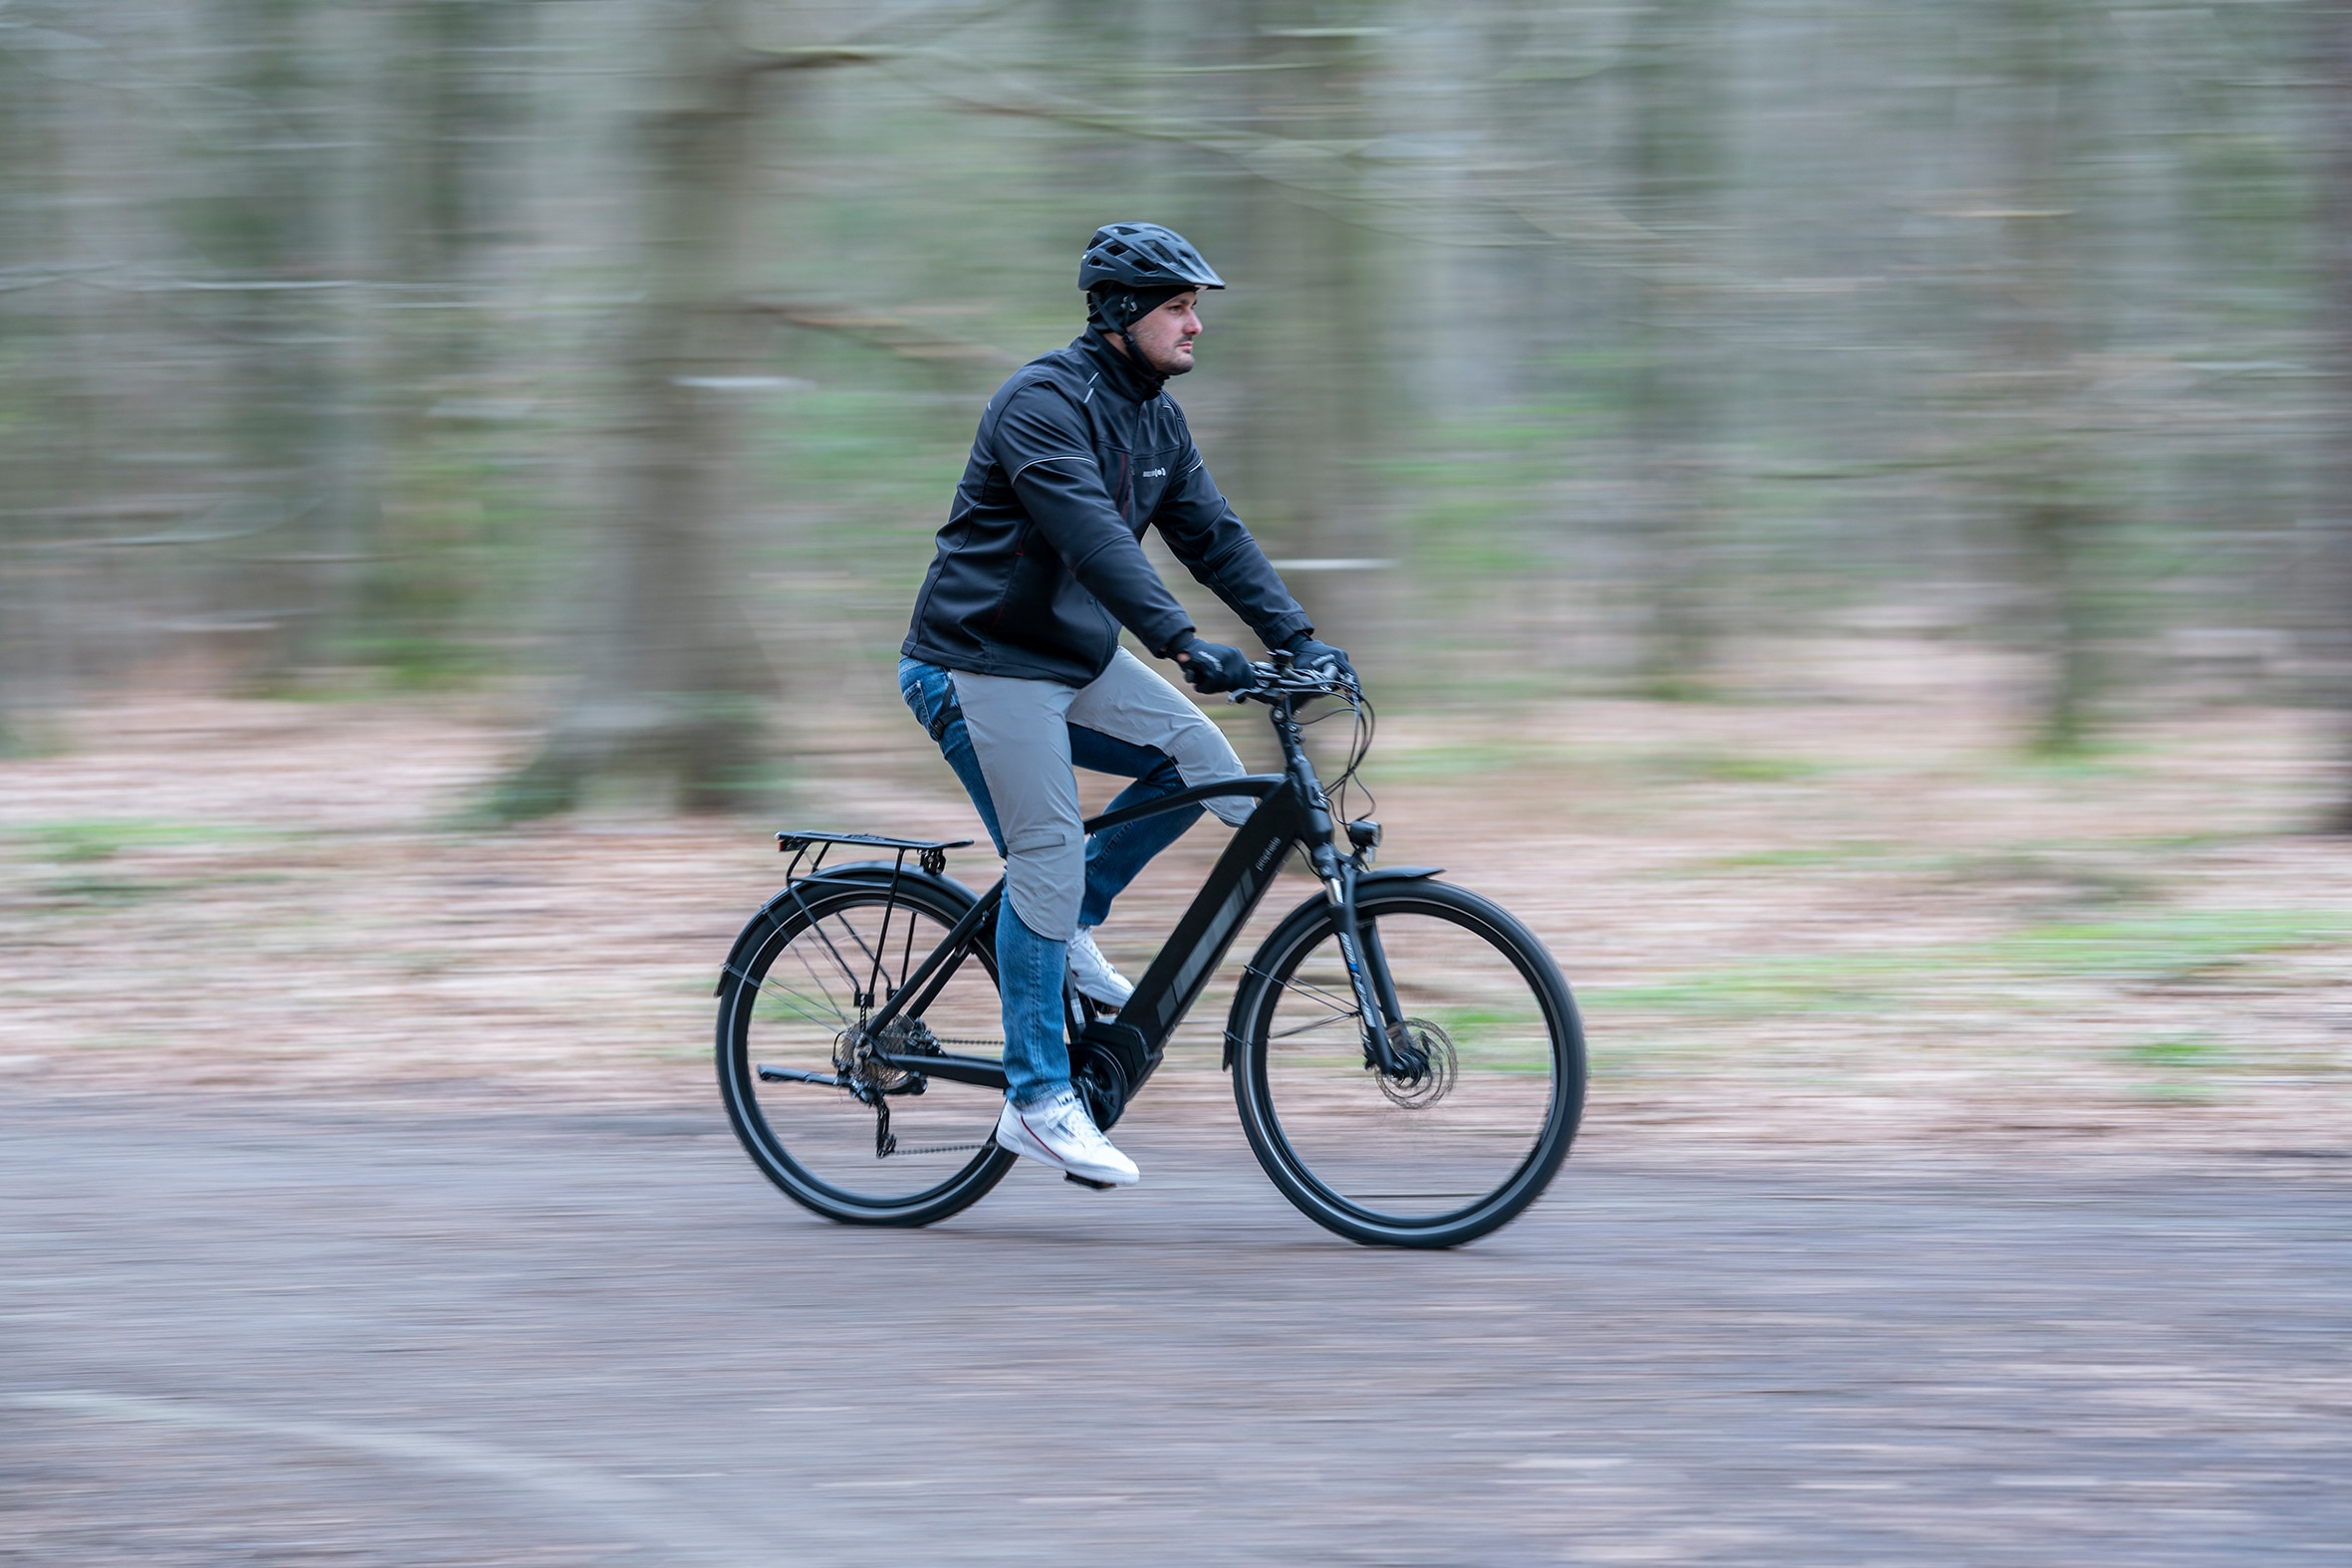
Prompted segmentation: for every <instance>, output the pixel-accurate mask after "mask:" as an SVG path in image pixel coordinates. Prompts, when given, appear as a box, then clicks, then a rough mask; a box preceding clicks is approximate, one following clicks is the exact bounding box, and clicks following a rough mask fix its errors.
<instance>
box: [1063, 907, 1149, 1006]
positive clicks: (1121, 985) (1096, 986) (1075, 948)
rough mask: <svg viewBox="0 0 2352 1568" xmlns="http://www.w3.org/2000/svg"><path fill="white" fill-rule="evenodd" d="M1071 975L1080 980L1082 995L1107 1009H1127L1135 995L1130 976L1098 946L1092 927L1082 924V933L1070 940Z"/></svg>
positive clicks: (1080, 931)
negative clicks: (1112, 966)
mask: <svg viewBox="0 0 2352 1568" xmlns="http://www.w3.org/2000/svg"><path fill="white" fill-rule="evenodd" d="M1069 978H1070V979H1071V980H1073V981H1075V982H1077V987H1078V995H1079V996H1081V997H1085V998H1088V999H1090V1000H1092V1001H1095V1002H1099V1003H1101V1004H1102V1005H1103V1006H1104V1007H1106V1008H1123V1007H1125V1006H1126V1005H1127V999H1128V998H1129V997H1132V996H1134V995H1135V988H1134V987H1133V986H1131V985H1129V984H1128V983H1127V977H1126V976H1124V975H1122V974H1120V973H1119V972H1118V971H1117V970H1115V969H1112V968H1111V967H1110V960H1108V959H1106V958H1104V957H1103V956H1102V950H1101V949H1100V948H1098V947H1096V946H1095V945H1094V928H1093V927H1091V926H1080V927H1078V934H1077V935H1076V936H1074V937H1071V938H1070V939H1069Z"/></svg>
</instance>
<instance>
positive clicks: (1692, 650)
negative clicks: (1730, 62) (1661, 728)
mask: <svg viewBox="0 0 2352 1568" xmlns="http://www.w3.org/2000/svg"><path fill="white" fill-rule="evenodd" d="M1725 9H1726V7H1725V3H1724V0H1662V3H1658V4H1653V5H1649V6H1646V7H1644V8H1643V9H1642V10H1641V11H1640V12H1638V13H1637V14H1636V17H1635V19H1634V23H1633V27H1634V34H1633V38H1632V40H1631V41H1630V44H1629V46H1628V50H1627V55H1628V58H1627V60H1626V63H1625V66H1624V68H1623V69H1624V74H1625V77H1626V80H1627V82H1628V84H1629V91H1630V94H1631V99H1632V102H1631V104H1630V106H1629V111H1630V124H1629V126H1628V130H1627V145H1626V154H1625V159H1626V161H1625V177H1626V182H1627V185H1628V189H1627V192H1626V202H1625V205H1626V210H1627V214H1628V216H1630V217H1632V218H1633V219H1634V220H1635V221H1636V222H1638V223H1640V224H1642V225H1643V226H1645V227H1646V228H1648V229H1650V230H1651V231H1653V232H1654V233H1656V234H1658V235H1660V236H1661V237H1662V238H1664V239H1665V240H1667V241H1669V242H1670V243H1672V244H1673V245H1674V246H1675V247H1676V248H1678V249H1688V248H1691V247H1694V246H1698V245H1702V244H1704V243H1705V238H1706V234H1707V230H1708V228H1709V226H1710V222H1711V219H1712V217H1713V208H1714V205H1715V197H1716V194H1717V190H1718V187H1719V186H1720V184H1721V182H1722V178H1723V147H1722V116H1723V101H1724V97H1725V92H1726V87H1727V84H1726V82H1725V80H1724V73H1723V70H1722V63H1721V59H1720V56H1721V40H1720V33H1721V29H1722V27H1723V14H1724V11H1725ZM1625 279H1626V286H1627V300H1626V318H1627V320H1626V323H1625V333H1626V352H1627V357H1628V360H1629V364H1628V370H1627V377H1626V387H1625V418H1626V426H1627V431H1628V434H1629V437H1630V439H1631V442H1632V446H1633V452H1634V459H1635V462H1636V464H1637V473H1636V493H1637V497H1638V499H1637V502H1636V506H1637V509H1638V517H1637V527H1638V528H1639V530H1640V549H1639V555H1640V560H1641V565H1640V568H1639V569H1640V573H1641V579H1642V581H1641V587H1642V597H1643V609H1644V620H1643V626H1642V636H1641V651H1640V675H1641V685H1642V688H1643V690H1644V691H1645V692H1647V693H1648V694H1649V695H1651V696H1656V697H1668V698H1679V697H1691V696H1697V695H1700V694H1702V693H1704V691H1705V690H1706V685H1707V670H1708V664H1709V660H1710V656H1711V653H1712V650H1713V646H1714V642H1715V637H1716V629H1715V624H1714V621H1715V615H1716V606H1715V603H1714V599H1715V595H1716V592H1717V584H1716V582H1715V580H1714V578H1715V571H1714V566H1713V560H1712V558H1713V556H1714V554H1715V543H1714V534H1715V532H1716V530H1715V520H1714V511H1715V506H1716V500H1715V496H1714V494H1713V492H1714V490H1715V486H1716V479H1715V475H1714V469H1715V453H1714V443H1715V442H1716V440H1717V439H1718V434H1719V433H1718V430H1717V426H1718V424H1719V423H1720V419H1721V406H1720V404H1721V398H1720V396H1719V393H1718V389H1717V386H1716V384H1715V383H1717V382H1718V381H1720V380H1721V379H1722V377H1723V376H1724V374H1725V366H1724V365H1723V363H1722V351H1723V344H1722V342H1721V341H1720V340H1719V339H1717V337H1716V336H1715V335H1714V334H1713V333H1711V331H1710V327H1709V323H1708V321H1707V319H1706V311H1705V308H1704V307H1705V301H1704V297H1703V296H1702V294H1701V292H1700V290H1699V289H1698V288H1697V287H1696V285H1695V284H1694V283H1692V282H1690V281H1689V280H1687V279H1685V280H1682V281H1679V282H1678V281H1677V280H1676V279H1674V278H1673V277H1671V276H1669V275H1665V274H1664V273H1663V270H1662V269H1658V268H1653V267H1652V266H1650V265H1647V264H1645V263H1643V262H1635V263H1634V264H1633V265H1632V267H1631V268H1630V269H1629V271H1628V272H1627V273H1626V274H1625Z"/></svg>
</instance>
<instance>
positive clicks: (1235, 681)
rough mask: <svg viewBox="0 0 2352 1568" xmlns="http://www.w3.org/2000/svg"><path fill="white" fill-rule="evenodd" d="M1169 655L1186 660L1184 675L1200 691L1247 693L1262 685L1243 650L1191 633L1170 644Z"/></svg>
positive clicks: (1193, 687) (1195, 689)
mask: <svg viewBox="0 0 2352 1568" xmlns="http://www.w3.org/2000/svg"><path fill="white" fill-rule="evenodd" d="M1168 657H1169V658H1171V659H1180V660H1182V661H1183V666H1184V678H1185V679H1186V680H1188V681H1190V682H1191V683H1192V689H1193V690H1194V691H1196V692H1246V691H1248V690H1249V689H1250V688H1251V687H1253V686H1255V685H1257V684H1258V677H1257V675H1256V674H1255V673H1254V672H1253V671H1252V670H1251V668H1250V661H1249V659H1248V658H1247V657H1246V656H1245V655H1244V654H1243V653H1242V650H1241V649H1239V648H1229V647H1227V646H1226V645H1225V644H1224V643H1222V642H1203V641H1202V640H1201V639H1200V638H1198V637H1196V636H1193V635H1192V634H1191V633H1189V632H1188V633H1186V634H1185V635H1184V636H1182V637H1180V638H1178V639H1177V640H1176V641H1175V642H1173V643H1171V644H1169V646H1168Z"/></svg>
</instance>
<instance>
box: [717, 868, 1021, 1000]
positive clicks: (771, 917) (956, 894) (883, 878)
mask: <svg viewBox="0 0 2352 1568" xmlns="http://www.w3.org/2000/svg"><path fill="white" fill-rule="evenodd" d="M893 881H895V882H896V883H897V885H898V886H900V887H921V888H924V889H925V890H927V891H929V892H930V893H932V894H934V895H936V896H937V897H939V898H941V899H944V900H945V901H946V902H947V903H948V904H950V905H952V906H953V907H954V909H955V912H956V913H957V914H958V915H959V916H960V915H962V914H963V913H964V912H965V911H966V910H969V909H970V908H971V907H972V905H973V903H974V902H975V901H976V900H978V898H979V897H980V895H979V894H977V893H975V892H973V891H972V890H971V889H970V888H968V887H966V886H965V885H964V884H963V883H961V882H959V881H957V880H956V879H955V878H954V877H951V876H933V875H932V874H931V873H930V872H928V871H923V870H899V869H898V868H897V867H895V866H894V865H892V864H891V862H889V861H887V860H852V861H850V862H849V863H847V864H846V865H837V866H826V867H825V868H824V869H823V870H822V871H820V872H818V873H817V874H816V875H815V876H805V877H802V878H800V879H799V880H797V881H795V882H794V883H792V884H791V885H790V886H789V887H785V888H783V889H781V890H779V891H778V892H777V894H776V896H775V897H773V898H771V899H769V900H768V901H767V902H766V903H765V904H762V905H761V906H760V907H759V909H758V910H757V911H756V912H754V914H753V915H752V918H751V919H750V920H748V921H746V922H744V927H743V929H742V930H741V931H739V932H737V933H736V934H735V945H734V946H733V947H731V948H729V949H728V950H727V962H726V963H725V964H724V965H722V966H721V967H720V969H719V983H718V985H717V986H716V987H715V988H713V990H712V993H711V994H712V995H713V996H718V995H720V994H722V993H724V992H725V991H726V989H727V977H728V976H730V975H736V974H740V973H742V969H743V961H744V957H745V955H747V954H749V953H750V952H751V951H752V950H753V949H754V948H756V947H758V946H759V945H760V944H761V943H763V942H765V941H767V940H768V936H769V934H770V933H771V932H773V931H776V930H778V929H779V928H781V927H782V926H783V925H784V924H785V922H786V921H788V920H789V919H791V918H792V913H793V910H794V908H795V907H796V904H797V902H798V901H799V900H802V899H808V898H814V897H816V896H817V895H819V894H821V893H823V892H826V891H828V890H829V889H833V888H842V887H881V888H886V887H888V886H890V885H891V883H892V882H893Z"/></svg>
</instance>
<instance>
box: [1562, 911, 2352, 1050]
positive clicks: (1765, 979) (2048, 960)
mask: <svg viewBox="0 0 2352 1568" xmlns="http://www.w3.org/2000/svg"><path fill="white" fill-rule="evenodd" d="M2343 942H2352V915H2345V914H2342V913H2339V912H2337V911H2334V910H2293V909H2247V910H2210V911H2183V912H2176V913H2171V914H2162V915H2148V916H2143V917H2136V918H2132V919H2119V920H2107V921H2078V922H2053V923H2051V924H2047V925H2038V926H2032V927H2028V928H2027V929H2025V930H2022V931H2018V932H2016V933H2013V934H2012V935H2009V936H2006V937H2002V938H1999V939H1998V940H1996V941H1993V942H1989V943H1979V944H1970V945H1966V946H1950V947H1923V948H1912V949H1902V950H1897V951H1892V952H1887V953H1875V954H1874V953H1852V954H1823V955H1818V956H1811V957H1805V958H1791V959H1776V960H1769V961H1764V962H1760V963H1754V964H1744V965H1736V966H1727V967H1725V968H1722V969H1716V970H1704V971H1700V972H1697V973H1694V974H1690V975H1686V976H1680V977H1677V978H1675V979H1672V980H1667V981H1661V982H1656V983H1652V984H1648V985H1639V986H1595V987H1586V988H1582V990H1581V991H1580V995H1582V996H1583V997H1584V998H1585V1000H1586V1001H1587V1003H1588V1004H1589V1005H1590V1006H1591V1008H1592V1009H1593V1010H1594V1011H1595V1012H1596V1013H1598V1014H1602V1015H1604V1016H1605V1015H1607V1014H1609V1013H1615V1012H1666V1013H1676V1014H1682V1015H1686V1016H1713V1017H1719V1018H1754V1017H1767V1016H1778V1015H1787V1014H1796V1013H1823V1012H1854V1011H1866V1010H1871V1009H1874V1008H1884V1007H1889V1006H1892V1005H1894V1004H1895V1003H1897V1002H1898V1001H1899V999H1900V997H1901V995H1902V994H1903V993H1905V992H1907V991H1912V990H1917V989H1920V988H1923V987H1927V986H1931V985H1934V984H1937V983H1940V982H1945V981H1948V980H1950V979H1951V978H1952V977H1953V976H1954V975H1956V974H1958V975H1968V976H1973V977H1977V978H1978V979H1979V980H1980V981H1981V982H1982V983H1984V984H1987V985H1998V984H1999V983H2000V982H2002V981H2003V980H2007V981H2009V982H2012V983H2013V982H2015V981H2019V980H2046V981H2065V980H2090V981H2106V982H2110V983H2124V984H2141V985H2147V984H2168V983H2178V982H2180V981H2183V980H2188V979H2192V978H2195V977H2197V976H2200V975H2206V974H2211V973H2213V972H2215V971H2218V970H2226V969H2230V968H2233V967H2235V966H2238V965H2242V964H2246V963H2250V962H2252V961H2253V960H2256V959H2259V958H2261V957H2263V956H2265V955H2269V954H2274V953H2285V952H2292V951H2296V950H2299V949H2307V948H2321V947H2328V946H2332V945H2335V944H2338V943H2343ZM2174 1048H2179V1047H2177V1046H2176V1047H2174Z"/></svg>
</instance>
